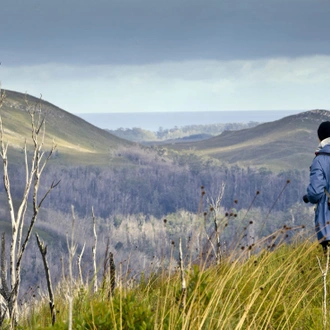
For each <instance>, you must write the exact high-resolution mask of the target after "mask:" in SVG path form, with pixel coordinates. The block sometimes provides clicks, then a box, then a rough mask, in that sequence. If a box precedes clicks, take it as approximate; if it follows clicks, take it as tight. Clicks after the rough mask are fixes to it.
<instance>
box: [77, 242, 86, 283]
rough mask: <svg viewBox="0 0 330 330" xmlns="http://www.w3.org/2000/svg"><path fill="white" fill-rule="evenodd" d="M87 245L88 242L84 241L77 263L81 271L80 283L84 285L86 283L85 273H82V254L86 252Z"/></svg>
mask: <svg viewBox="0 0 330 330" xmlns="http://www.w3.org/2000/svg"><path fill="white" fill-rule="evenodd" d="M85 246H86V242H85V243H84V245H83V247H82V249H81V252H80V254H78V260H77V265H78V271H79V278H80V285H81V286H83V285H84V278H83V274H82V270H81V259H82V256H83V254H84V251H85Z"/></svg>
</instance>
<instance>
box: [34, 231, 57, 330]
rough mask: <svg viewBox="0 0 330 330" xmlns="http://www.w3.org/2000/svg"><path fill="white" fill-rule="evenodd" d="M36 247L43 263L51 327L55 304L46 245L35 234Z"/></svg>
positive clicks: (54, 314) (54, 316)
mask: <svg viewBox="0 0 330 330" xmlns="http://www.w3.org/2000/svg"><path fill="white" fill-rule="evenodd" d="M36 238H37V243H38V247H39V250H40V253H41V256H42V261H43V263H44V269H45V274H46V280H47V288H48V295H49V308H50V314H51V318H52V325H54V324H55V322H56V310H55V304H54V294H53V287H52V280H51V277H50V271H49V266H48V262H47V258H46V254H47V245H44V243H43V242H41V241H40V239H39V236H38V234H36Z"/></svg>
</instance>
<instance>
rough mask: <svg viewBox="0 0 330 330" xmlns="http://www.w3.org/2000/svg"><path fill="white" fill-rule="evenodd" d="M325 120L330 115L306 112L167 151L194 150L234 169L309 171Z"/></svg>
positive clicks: (313, 111)
mask: <svg viewBox="0 0 330 330" xmlns="http://www.w3.org/2000/svg"><path fill="white" fill-rule="evenodd" d="M326 120H330V111H327V110H312V111H306V112H302V113H299V114H297V115H292V116H288V117H285V118H282V119H280V120H276V121H273V122H269V123H265V124H261V125H258V126H256V127H253V128H249V129H243V130H240V131H226V132H223V133H222V134H220V135H218V136H216V137H213V138H211V139H208V140H204V141H199V142H194V143H178V144H175V145H169V146H168V147H169V148H172V149H175V150H177V151H179V150H194V152H196V153H197V154H199V155H204V156H209V157H212V158H216V159H219V160H222V161H224V162H228V163H229V164H232V165H234V164H237V165H241V166H257V167H267V168H270V169H273V170H284V169H292V168H293V169H306V168H308V167H309V166H310V164H311V161H312V159H313V157H314V150H315V149H316V147H317V144H318V138H317V133H316V130H317V128H318V126H319V124H320V123H321V122H322V121H326Z"/></svg>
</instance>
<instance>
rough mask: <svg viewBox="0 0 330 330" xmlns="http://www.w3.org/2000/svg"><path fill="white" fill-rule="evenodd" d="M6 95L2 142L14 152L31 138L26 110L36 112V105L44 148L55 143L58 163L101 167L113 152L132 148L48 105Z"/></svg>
mask: <svg viewBox="0 0 330 330" xmlns="http://www.w3.org/2000/svg"><path fill="white" fill-rule="evenodd" d="M5 93H6V98H5V101H4V103H3V106H2V108H1V110H0V113H1V117H2V121H3V127H4V129H5V140H6V141H8V142H9V143H10V145H11V146H13V147H14V149H16V150H21V148H22V146H23V144H24V140H25V138H26V137H29V136H30V135H31V133H30V132H31V120H30V116H29V113H28V111H27V110H29V109H35V108H36V107H37V108H38V107H39V105H40V108H41V115H42V117H44V118H45V122H46V136H45V146H46V148H47V147H48V148H49V147H50V145H51V144H52V141H53V140H54V141H55V143H56V145H57V153H56V157H55V158H56V160H57V162H60V163H67V162H74V163H79V164H98V165H101V164H105V163H109V155H110V154H111V153H112V151H113V150H114V149H116V148H118V147H119V146H128V145H131V144H132V143H131V142H128V141H126V140H124V139H121V138H118V137H116V136H114V135H112V134H110V133H109V132H106V131H105V130H102V129H100V128H98V127H95V126H93V125H91V124H89V123H88V122H86V121H85V120H83V119H81V118H79V117H77V116H75V115H72V114H70V113H69V112H67V111H64V110H62V109H60V108H58V107H56V106H55V105H53V104H51V103H49V102H46V101H42V100H41V101H40V100H39V99H37V98H35V97H33V96H30V95H25V94H22V93H18V92H13V91H9V90H6V91H5ZM27 142H28V143H29V142H30V141H29V140H28V141H27ZM14 154H15V153H14ZM111 158H112V161H113V160H114V159H113V157H112V156H111Z"/></svg>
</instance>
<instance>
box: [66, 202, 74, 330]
mask: <svg viewBox="0 0 330 330" xmlns="http://www.w3.org/2000/svg"><path fill="white" fill-rule="evenodd" d="M71 209H72V228H71V240H70V241H69V234H67V237H66V243H67V246H68V252H69V279H68V281H69V285H68V292H67V298H68V301H69V313H68V329H69V330H72V315H73V295H74V287H73V286H74V283H73V270H72V262H73V258H74V255H75V254H76V251H77V244H76V243H75V240H74V227H75V222H76V217H75V214H74V207H73V205H71Z"/></svg>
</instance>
